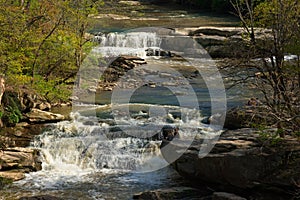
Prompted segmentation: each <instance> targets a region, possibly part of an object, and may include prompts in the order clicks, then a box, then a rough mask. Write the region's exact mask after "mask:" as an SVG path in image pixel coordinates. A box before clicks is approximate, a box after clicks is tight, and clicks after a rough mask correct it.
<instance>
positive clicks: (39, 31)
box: [0, 0, 103, 100]
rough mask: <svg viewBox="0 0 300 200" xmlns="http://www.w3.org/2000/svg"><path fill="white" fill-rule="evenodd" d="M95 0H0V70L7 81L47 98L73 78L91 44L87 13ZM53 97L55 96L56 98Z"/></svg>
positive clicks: (58, 94)
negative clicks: (30, 89)
mask: <svg viewBox="0 0 300 200" xmlns="http://www.w3.org/2000/svg"><path fill="white" fill-rule="evenodd" d="M102 4H103V2H102V1H100V0H79V1H73V0H58V1H48V0H27V1H6V0H0V33H1V34H0V40H1V44H0V73H3V74H4V75H5V76H6V79H7V84H8V85H14V86H16V87H18V86H21V85H28V86H29V87H31V88H35V89H36V91H37V92H41V93H42V95H46V97H47V98H48V99H49V100H50V99H56V100H57V98H62V100H65V99H66V97H65V96H66V95H62V94H61V93H62V92H61V91H62V90H61V89H62V88H65V89H64V90H63V91H67V90H68V89H69V88H67V87H63V86H66V83H68V82H72V81H74V77H75V75H76V73H77V71H78V69H79V67H80V65H81V62H82V61H83V59H84V57H85V56H84V55H85V54H86V53H87V52H88V51H89V50H90V49H91V47H92V46H93V45H94V44H93V42H92V41H91V38H90V37H88V35H87V31H88V27H89V23H90V20H89V16H90V15H91V14H96V13H97V11H98V8H99V7H100V6H101V5H102ZM55 97H56V98H55Z"/></svg>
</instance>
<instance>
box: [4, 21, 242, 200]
mask: <svg viewBox="0 0 300 200" xmlns="http://www.w3.org/2000/svg"><path fill="white" fill-rule="evenodd" d="M197 17H199V19H200V18H201V16H197ZM194 18H195V16H193V17H192V18H188V17H186V20H194ZM153 30H154V31H153ZM166 32H168V33H166ZM187 38H188V37H181V36H178V35H176V34H174V33H173V32H170V29H148V28H147V29H137V30H133V31H129V32H127V33H125V34H123V33H105V34H104V33H103V34H98V36H96V38H95V39H96V40H98V41H99V46H97V47H96V48H94V50H93V52H92V57H93V58H94V57H95V55H96V56H99V57H97V58H100V57H101V59H99V60H101V61H100V62H102V63H103V62H105V63H111V62H112V59H114V58H115V57H117V56H119V55H131V56H139V57H142V58H144V59H145V60H146V62H147V64H146V65H144V66H143V65H141V67H140V68H139V69H137V70H132V71H130V72H128V73H127V74H126V75H125V76H124V77H122V78H121V80H119V83H118V84H120V85H126V86H128V85H131V83H132V82H133V83H134V84H133V86H132V87H120V89H116V91H110V92H102V93H97V94H94V93H93V94H90V95H88V96H85V97H83V98H87V97H88V100H86V101H82V102H80V101H76V102H74V105H73V112H72V113H71V120H69V121H63V122H59V123H57V124H53V125H51V127H50V128H48V129H47V130H45V131H44V132H43V133H42V134H41V135H39V136H37V137H36V138H35V139H34V141H32V147H33V148H38V149H40V151H41V160H42V163H43V164H42V166H43V169H42V170H41V171H39V172H33V173H29V174H27V175H26V178H25V179H24V180H21V181H18V182H15V183H14V184H12V185H11V186H9V187H7V188H6V189H4V190H3V191H1V193H2V194H1V196H0V199H5V200H10V199H11V200H13V199H18V198H20V197H24V196H34V195H53V196H56V197H61V198H63V199H131V198H132V196H133V194H135V193H137V192H141V191H145V190H151V189H158V188H168V187H172V186H182V185H187V184H188V183H187V182H185V181H184V180H183V179H182V178H180V176H179V175H178V174H177V173H176V172H175V171H174V170H173V169H172V168H171V167H170V166H169V163H168V162H167V161H166V160H165V159H164V157H163V156H162V154H161V150H160V148H159V146H160V143H161V141H160V140H157V139H155V138H156V134H157V133H159V132H160V130H161V128H162V127H163V126H165V125H170V126H177V127H179V134H180V136H181V138H183V139H184V141H185V142H186V146H185V148H187V147H188V145H189V144H191V141H192V140H193V138H195V137H203V136H209V135H218V134H220V133H221V130H220V127H219V126H218V124H216V125H215V126H209V125H205V124H203V123H201V120H202V119H203V118H204V117H205V116H209V115H210V114H214V113H220V112H222V111H223V110H224V109H226V105H227V103H226V99H225V102H224V96H222V94H220V93H222V87H221V86H220V83H221V82H220V80H219V79H220V75H219V74H218V72H217V71H211V68H214V62H213V61H212V60H211V59H210V57H209V56H207V55H206V53H205V51H204V50H203V49H202V48H201V47H199V46H197V45H196V44H195V43H194V41H192V40H191V39H190V38H188V39H187ZM182 41H183V42H182ZM191 41H192V42H191ZM149 48H150V49H151V50H152V51H153V52H155V51H157V52H163V50H164V51H167V52H168V51H170V52H172V53H173V52H175V53H176V54H178V55H179V56H178V57H175V58H174V57H168V56H161V55H160V54H158V55H151V56H149V55H147V51H146V50H147V49H149ZM199 55H200V56H199ZM103 60H104V61H103ZM83 66H84V67H86V68H83V69H82V70H81V71H80V72H79V73H80V75H81V78H82V79H83V80H85V82H84V83H83V84H82V85H81V86H80V87H82V88H88V87H91V86H94V85H90V84H92V83H94V84H95V81H94V82H93V80H94V79H99V78H100V77H101V73H102V72H103V70H102V72H101V70H98V68H99V65H98V64H97V65H96V68H92V72H93V73H88V72H90V71H91V69H90V68H88V67H89V66H90V62H88V61H86V64H84V65H83ZM86 69H88V70H86ZM199 71H200V72H199ZM85 72H87V74H86V73H85ZM153 83H154V84H153ZM84 84H88V85H84ZM151 85H152V86H151ZM150 86H151V87H150ZM82 88H80V89H82ZM77 92H78V91H77V90H76V87H75V89H74V95H78V93H77ZM230 98H232V99H233V100H232V101H231V100H230ZM239 101H240V100H239V99H238V100H236V99H235V98H234V95H232V94H229V102H228V103H229V104H237V102H239ZM83 102H85V103H83ZM99 104H102V105H99ZM212 108H214V109H212Z"/></svg>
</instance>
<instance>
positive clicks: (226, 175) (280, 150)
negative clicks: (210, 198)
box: [173, 128, 300, 198]
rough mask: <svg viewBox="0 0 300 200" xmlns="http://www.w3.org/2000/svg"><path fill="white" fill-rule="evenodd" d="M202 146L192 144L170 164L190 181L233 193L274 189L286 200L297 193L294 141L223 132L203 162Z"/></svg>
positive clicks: (299, 154) (299, 156)
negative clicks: (234, 190) (220, 186)
mask: <svg viewBox="0 0 300 200" xmlns="http://www.w3.org/2000/svg"><path fill="white" fill-rule="evenodd" d="M202 145H205V144H203V140H195V141H194V143H193V144H192V145H191V146H190V147H189V148H188V150H187V151H186V152H185V153H184V154H183V155H182V156H181V157H180V158H179V159H178V160H176V161H175V162H174V163H173V166H174V168H175V169H176V170H177V171H178V172H179V174H181V175H182V176H184V177H186V178H188V179H189V180H193V181H198V182H204V183H210V184H216V185H222V187H223V188H237V189H236V190H239V189H242V190H247V189H248V190H249V189H250V190H251V189H252V190H254V191H255V190H259V189H262V190H266V191H267V189H266V188H273V189H274V188H276V189H275V191H277V192H279V191H280V194H281V195H283V194H285V195H287V197H289V198H290V197H291V196H289V195H292V194H293V192H295V191H297V190H299V183H300V173H299V167H300V145H299V141H298V140H297V139H296V138H293V137H288V136H286V137H285V138H284V139H279V140H275V139H273V140H272V139H267V140H266V139H263V138H262V136H261V133H260V132H259V131H257V130H254V129H250V128H244V129H238V130H231V131H226V132H224V133H223V134H222V135H221V136H220V138H219V140H218V141H217V142H216V144H215V146H214V148H213V149H212V151H211V152H210V153H209V154H208V155H207V156H205V157H204V158H200V157H199V150H200V148H201V146H202ZM275 193H276V192H275ZM283 196H284V195H283Z"/></svg>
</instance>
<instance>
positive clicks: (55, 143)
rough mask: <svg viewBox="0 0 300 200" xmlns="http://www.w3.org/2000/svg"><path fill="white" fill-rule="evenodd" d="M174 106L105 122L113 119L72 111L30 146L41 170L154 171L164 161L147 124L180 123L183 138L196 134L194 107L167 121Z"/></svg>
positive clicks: (153, 125)
mask: <svg viewBox="0 0 300 200" xmlns="http://www.w3.org/2000/svg"><path fill="white" fill-rule="evenodd" d="M149 106H150V107H151V106H152V105H149ZM174 107H176V106H174ZM174 107H172V106H164V107H163V108H165V109H169V110H168V111H167V112H168V114H167V115H166V116H162V117H155V118H151V117H149V116H148V117H149V118H147V117H145V114H144V113H141V116H135V115H134V117H133V118H130V119H128V118H115V119H114V120H115V123H113V124H107V123H106V122H109V121H112V120H113V119H97V118H96V117H94V116H84V115H82V114H80V113H74V114H73V116H72V117H73V120H71V121H64V122H60V123H57V124H56V125H55V127H53V128H52V129H51V130H48V131H45V132H44V133H43V134H42V135H39V136H38V137H37V138H36V139H35V141H34V143H33V146H34V147H35V148H39V149H41V152H42V156H43V170H44V171H57V170H59V171H61V170H64V169H66V170H69V171H70V170H72V169H74V170H92V171H94V170H101V169H114V170H134V171H135V170H137V171H139V170H142V171H143V170H146V171H151V170H156V169H159V168H162V167H164V166H166V165H168V163H166V161H165V160H164V158H163V157H162V155H161V152H160V149H159V146H160V143H161V141H159V140H157V137H156V136H155V135H153V137H151V136H150V137H149V134H148V135H147V133H150V132H151V130H147V129H149V127H150V129H151V127H153V129H152V130H154V129H155V128H157V127H160V128H161V127H162V126H163V125H165V124H170V125H173V126H174V125H175V124H176V126H180V132H181V136H182V137H183V138H184V137H186V138H194V137H195V136H196V135H197V134H199V128H198V127H199V121H198V122H197V121H194V120H192V118H195V117H194V116H193V115H195V110H192V109H190V110H189V109H186V110H182V109H181V111H183V112H186V113H184V114H183V115H182V116H186V119H178V118H177V119H176V120H175V121H173V122H170V123H168V122H167V121H170V116H171V117H172V114H173V115H174V113H178V109H179V108H178V107H176V108H177V110H176V109H175V108H174ZM172 112H173V113H172ZM172 118H174V117H172ZM105 121H106V122H105ZM174 123H175V124H174ZM143 127H145V128H143ZM157 130H159V129H157ZM157 130H155V131H156V132H157ZM157 133H158V132H157ZM145 135H146V137H145Z"/></svg>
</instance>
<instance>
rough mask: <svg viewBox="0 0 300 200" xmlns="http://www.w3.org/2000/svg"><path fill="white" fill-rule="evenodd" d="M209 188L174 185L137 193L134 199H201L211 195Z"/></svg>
mask: <svg viewBox="0 0 300 200" xmlns="http://www.w3.org/2000/svg"><path fill="white" fill-rule="evenodd" d="M209 193H210V192H209V191H208V190H198V189H195V188H190V187H172V188H168V189H158V190H152V191H146V192H141V193H138V194H135V195H134V196H133V199H140V200H165V199H170V200H171V199H172V200H173V199H180V200H189V199H200V197H204V196H207V195H209Z"/></svg>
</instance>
